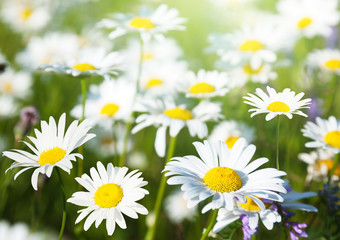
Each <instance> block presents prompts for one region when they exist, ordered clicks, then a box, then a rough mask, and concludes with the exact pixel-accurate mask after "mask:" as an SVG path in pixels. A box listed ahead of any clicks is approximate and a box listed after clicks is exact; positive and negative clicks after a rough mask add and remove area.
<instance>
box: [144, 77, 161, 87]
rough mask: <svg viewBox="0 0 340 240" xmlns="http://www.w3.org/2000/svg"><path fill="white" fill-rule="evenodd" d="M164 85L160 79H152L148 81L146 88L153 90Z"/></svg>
mask: <svg viewBox="0 0 340 240" xmlns="http://www.w3.org/2000/svg"><path fill="white" fill-rule="evenodd" d="M162 84H163V81H162V80H160V79H158V78H152V79H150V80H149V81H148V83H147V84H146V87H147V88H151V87H154V86H158V85H162Z"/></svg>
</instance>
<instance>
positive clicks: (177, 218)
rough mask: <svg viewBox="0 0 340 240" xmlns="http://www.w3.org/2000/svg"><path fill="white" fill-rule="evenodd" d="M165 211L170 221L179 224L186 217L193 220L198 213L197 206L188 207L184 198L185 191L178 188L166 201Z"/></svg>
mask: <svg viewBox="0 0 340 240" xmlns="http://www.w3.org/2000/svg"><path fill="white" fill-rule="evenodd" d="M164 206H165V211H166V214H167V216H168V217H169V219H170V221H171V222H173V223H175V224H179V223H181V222H183V221H184V220H185V219H187V220H189V221H190V220H193V219H194V217H195V216H196V215H197V207H193V208H188V207H187V201H186V200H185V199H184V195H183V192H182V191H181V190H176V191H175V192H173V193H171V194H170V195H169V196H168V197H167V198H166V199H165V201H164Z"/></svg>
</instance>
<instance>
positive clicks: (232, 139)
mask: <svg viewBox="0 0 340 240" xmlns="http://www.w3.org/2000/svg"><path fill="white" fill-rule="evenodd" d="M238 139H239V137H233V136H231V137H228V138H227V139H226V140H225V143H226V144H227V146H228V148H232V147H233V146H234V144H235V143H236V141H237V140H238Z"/></svg>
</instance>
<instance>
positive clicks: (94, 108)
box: [71, 79, 135, 129]
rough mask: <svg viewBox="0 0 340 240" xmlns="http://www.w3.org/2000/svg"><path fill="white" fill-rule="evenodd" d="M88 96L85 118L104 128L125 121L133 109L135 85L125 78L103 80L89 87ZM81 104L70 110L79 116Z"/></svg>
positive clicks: (76, 116) (75, 115)
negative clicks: (97, 84)
mask: <svg viewBox="0 0 340 240" xmlns="http://www.w3.org/2000/svg"><path fill="white" fill-rule="evenodd" d="M89 95H90V96H92V97H90V98H88V99H87V100H86V111H85V118H86V119H88V120H89V122H90V123H91V124H93V125H96V124H98V125H100V126H101V127H104V128H106V129H110V128H111V127H112V124H113V122H115V121H127V120H128V119H129V118H130V116H131V112H132V110H133V99H134V96H135V86H134V85H133V84H132V83H130V82H128V81H126V80H125V79H118V80H116V81H112V80H104V82H103V83H101V84H100V85H99V86H94V85H93V86H91V87H90V93H89ZM81 113H82V105H81V104H79V105H77V106H76V107H75V108H74V109H73V110H72V112H71V114H72V116H74V117H75V118H78V119H79V118H80V116H81Z"/></svg>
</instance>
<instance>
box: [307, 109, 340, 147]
mask: <svg viewBox="0 0 340 240" xmlns="http://www.w3.org/2000/svg"><path fill="white" fill-rule="evenodd" d="M302 133H303V136H305V137H308V138H311V139H312V140H313V141H312V142H308V143H306V147H309V148H325V149H331V150H332V151H333V152H334V153H339V152H340V121H339V120H337V119H336V118H335V117H334V116H330V117H329V118H328V120H325V119H322V118H320V117H317V118H316V123H313V122H307V123H306V124H305V126H304V128H303V129H302Z"/></svg>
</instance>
